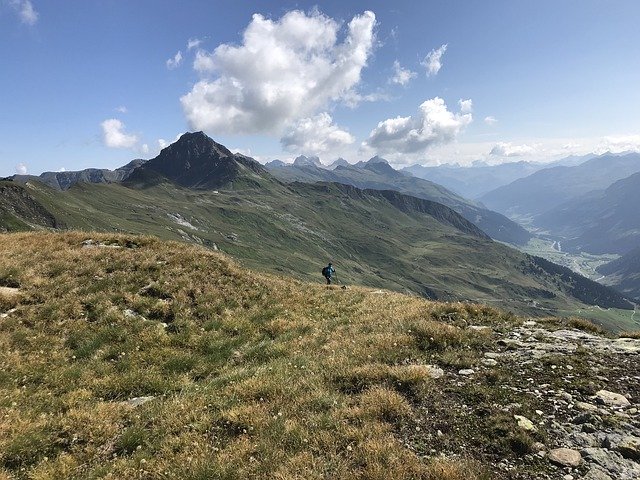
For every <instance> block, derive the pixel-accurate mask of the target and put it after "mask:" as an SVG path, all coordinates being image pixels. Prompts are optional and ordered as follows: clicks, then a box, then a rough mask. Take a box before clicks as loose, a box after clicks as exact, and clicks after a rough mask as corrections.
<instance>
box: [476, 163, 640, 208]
mask: <svg viewBox="0 0 640 480" xmlns="http://www.w3.org/2000/svg"><path fill="white" fill-rule="evenodd" d="M638 171H640V154H638V153H628V154H625V155H612V154H605V155H601V156H598V157H594V158H592V159H590V160H587V161H586V162H584V163H581V164H580V165H576V166H573V167H567V166H558V167H552V168H545V169H543V170H539V171H537V172H535V173H533V174H531V175H529V176H527V177H525V178H521V179H518V180H516V181H514V182H512V183H510V184H508V185H505V186H502V187H499V188H497V189H495V190H492V191H491V192H488V193H486V194H484V195H483V196H482V197H480V201H481V202H482V203H483V204H484V205H486V206H487V208H490V209H492V210H496V211H498V212H500V213H504V214H506V215H507V216H517V215H523V216H529V217H535V216H537V215H541V214H543V213H545V212H547V211H549V210H551V209H553V208H555V207H558V206H559V205H561V204H563V203H565V202H569V201H571V200H574V199H577V198H579V197H581V196H583V195H586V194H588V193H589V192H592V191H594V190H602V189H605V188H607V187H608V186H609V185H611V184H612V183H613V182H616V181H617V180H621V179H623V178H625V177H628V176H629V175H631V174H633V173H636V172H638Z"/></svg>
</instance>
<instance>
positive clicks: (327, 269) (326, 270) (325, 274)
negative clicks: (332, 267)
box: [322, 267, 329, 277]
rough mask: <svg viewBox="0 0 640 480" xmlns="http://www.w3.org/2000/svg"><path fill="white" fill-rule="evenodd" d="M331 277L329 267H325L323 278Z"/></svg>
mask: <svg viewBox="0 0 640 480" xmlns="http://www.w3.org/2000/svg"><path fill="white" fill-rule="evenodd" d="M328 275H329V267H323V268H322V276H323V277H326V276H328Z"/></svg>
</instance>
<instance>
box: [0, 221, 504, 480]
mask: <svg viewBox="0 0 640 480" xmlns="http://www.w3.org/2000/svg"><path fill="white" fill-rule="evenodd" d="M88 238H91V239H93V240H95V241H99V242H102V243H104V244H107V245H110V246H109V247H93V248H83V247H82V242H83V241H84V240H86V239H88ZM116 247H118V248H116ZM0 253H1V255H0V284H2V282H5V283H7V282H11V284H12V285H15V287H13V288H19V289H20V295H19V296H17V297H16V296H13V297H12V299H11V300H6V299H5V300H2V302H0V313H3V312H6V311H8V310H9V309H13V308H15V309H16V310H15V311H13V312H12V313H10V314H9V315H7V316H6V317H5V318H2V319H0V419H2V422H0V479H3V478H7V479H14V478H15V479H18V478H19V479H23V478H25V479H26V478H29V479H39V480H45V479H52V480H53V479H61V478H69V479H84V478H114V479H124V478H127V479H134V478H162V479H184V478H190V479H209V478H228V479H231V478H238V479H240V478H278V479H312V478H318V479H320V478H336V479H383V478H385V479H388V478H394V479H413V478H415V479H419V478H425V479H440V480H456V479H462V478H464V479H466V480H473V479H480V478H488V477H486V473H484V472H483V471H482V470H481V469H478V468H477V465H473V467H471V466H470V465H471V463H469V462H467V461H466V460H456V459H449V460H437V461H435V462H431V461H429V460H428V459H424V458H421V457H419V456H417V455H416V454H415V453H414V452H413V451H412V450H410V449H408V448H407V447H406V446H405V445H404V444H403V442H402V441H400V439H399V438H398V434H397V424H398V423H401V422H402V421H403V419H407V418H410V417H411V416H412V415H413V410H414V408H415V407H414V406H415V405H416V404H417V403H419V401H420V399H421V398H423V397H424V396H426V395H429V392H430V389H432V388H433V384H432V380H431V379H430V377H429V370H428V369H427V368H426V367H425V363H426V362H427V356H432V355H441V356H442V357H441V358H442V359H443V361H445V360H446V359H449V360H447V361H450V362H453V363H452V364H455V362H461V361H465V360H464V359H465V358H468V356H469V355H477V353H475V349H474V347H479V346H481V345H483V343H485V342H487V341H489V336H487V335H486V334H481V333H478V332H477V331H474V330H470V329H468V328H466V326H468V325H470V324H472V323H478V322H495V323H496V324H500V323H501V322H504V321H505V319H506V318H509V317H508V316H503V315H502V314H501V313H500V312H497V311H495V310H493V309H490V308H488V307H480V306H469V305H462V304H456V305H449V306H443V305H442V304H439V303H434V302H428V301H425V300H422V299H418V298H413V297H407V296H404V295H401V294H395V293H388V294H386V295H379V294H375V293H373V292H372V291H371V290H368V289H365V288H358V287H351V288H349V289H348V290H342V289H339V288H336V289H333V288H330V289H327V288H326V287H324V286H323V285H320V284H318V285H312V284H305V283H300V282H296V281H292V280H285V279H282V278H276V277H273V276H268V275H263V274H258V273H254V272H250V271H247V270H244V269H242V268H240V267H239V266H237V265H236V264H234V263H233V262H231V261H229V260H228V259H227V258H225V257H224V256H223V255H220V254H218V253H215V252H211V251H207V250H205V249H201V248H197V247H193V246H187V245H183V244H177V243H163V242H160V241H159V240H156V239H153V238H149V237H132V236H124V235H104V234H87V233H65V234H50V233H30V234H11V235H0ZM440 320H446V321H447V322H448V323H443V322H442V321H440ZM142 396H150V397H153V399H152V400H151V401H148V402H146V403H144V404H142V405H140V406H135V407H134V406H132V405H130V404H129V403H128V400H130V399H132V398H134V397H142Z"/></svg>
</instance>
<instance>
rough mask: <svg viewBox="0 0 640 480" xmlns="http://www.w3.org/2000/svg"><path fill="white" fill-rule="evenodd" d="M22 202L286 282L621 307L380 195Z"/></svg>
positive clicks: (88, 188)
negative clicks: (328, 280) (193, 249)
mask: <svg viewBox="0 0 640 480" xmlns="http://www.w3.org/2000/svg"><path fill="white" fill-rule="evenodd" d="M29 191H30V192H31V194H32V195H33V197H34V198H37V199H38V201H39V202H40V203H41V204H43V205H46V206H47V209H48V210H49V211H51V212H53V213H54V214H55V216H56V218H57V219H59V221H62V222H64V223H65V224H66V225H67V226H68V227H69V228H72V229H80V230H101V231H107V232H114V231H115V232H133V233H145V234H152V235H157V236H159V237H160V238H165V239H173V240H182V241H187V242H193V243H198V244H203V245H206V246H209V247H211V248H216V249H220V250H222V251H224V252H227V253H229V254H231V255H232V256H234V257H235V258H237V259H239V260H241V261H242V262H243V263H244V264H246V265H247V266H251V267H255V268H260V269H263V270H267V271H271V272H276V273H281V274H284V275H286V276H296V277H298V278H303V279H310V280H313V279H316V280H318V279H319V278H320V274H319V272H320V267H321V266H322V265H323V264H324V263H325V262H326V261H329V260H331V261H333V263H334V264H335V265H336V266H337V268H338V279H339V280H340V281H341V282H343V283H345V284H349V285H351V284H361V285H369V286H374V287H383V288H389V289H393V290H399V291H406V292H413V293H415V294H419V295H422V296H426V297H427V298H433V299H441V300H472V301H482V302H487V303H491V304H495V305H500V306H503V307H506V308H510V309H513V310H515V311H519V312H530V313H534V314H540V313H545V312H553V311H555V310H556V309H562V310H571V309H574V308H577V307H578V306H579V305H581V304H582V303H581V301H580V300H578V299H576V298H575V297H574V296H573V293H572V292H573V289H574V285H575V284H580V285H586V286H587V287H585V288H587V289H595V290H597V291H599V292H601V294H595V295H593V297H592V298H593V299H594V302H595V303H597V304H599V305H601V306H603V307H609V306H620V307H621V308H629V307H630V306H629V305H628V304H626V302H625V301H624V300H622V299H621V298H620V297H618V296H616V295H612V294H611V291H610V290H608V289H605V288H603V287H599V286H598V284H596V283H594V282H590V281H588V280H586V279H584V278H582V277H580V276H579V275H577V274H572V273H566V272H565V273H563V274H562V275H560V274H558V273H557V272H551V273H546V272H545V270H544V268H543V269H540V268H537V267H535V264H536V262H535V259H534V258H533V257H529V256H527V255H525V254H522V253H519V252H517V251H515V250H513V249H511V248H508V247H506V246H504V245H502V244H500V243H496V242H493V241H491V240H490V239H489V238H488V237H486V235H485V234H484V233H483V232H481V231H480V230H479V229H478V228H477V227H475V226H474V225H473V224H471V223H470V222H468V221H466V220H465V219H464V218H462V217H461V216H460V215H458V214H456V213H455V212H454V211H453V210H451V209H449V208H447V207H445V206H443V205H441V204H437V203H434V202H429V201H425V200H422V199H417V198H415V197H408V196H406V195H402V194H399V193H397V192H392V191H387V192H385V191H378V190H368V191H363V190H360V189H357V188H355V187H350V186H346V185H340V184H315V185H312V184H302V183H296V184H293V185H291V186H290V187H286V186H284V185H280V184H274V187H273V188H272V189H262V188H258V189H250V188H247V189H245V190H228V191H223V190H220V191H219V192H218V193H214V192H212V191H206V190H203V191H198V190H192V189H185V188H180V187H177V186H175V185H172V184H170V183H162V184H158V185H155V186H152V187H147V188H144V189H134V188H127V187H125V186H122V185H116V184H112V185H94V184H78V185H76V186H74V187H72V188H71V189H69V190H68V191H66V192H58V191H54V190H51V189H48V188H47V187H45V186H31V187H29ZM563 275H564V276H563ZM587 301H588V300H587ZM594 302H591V303H594Z"/></svg>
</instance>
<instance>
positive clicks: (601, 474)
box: [582, 465, 613, 480]
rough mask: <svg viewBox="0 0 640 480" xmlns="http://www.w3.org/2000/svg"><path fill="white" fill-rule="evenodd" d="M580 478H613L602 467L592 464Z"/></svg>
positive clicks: (590, 479)
mask: <svg viewBox="0 0 640 480" xmlns="http://www.w3.org/2000/svg"><path fill="white" fill-rule="evenodd" d="M582 480H613V478H611V476H610V475H609V474H608V473H607V471H606V470H604V469H603V468H602V467H599V466H598V465H594V466H593V467H591V469H590V470H589V471H588V472H587V474H586V475H585V476H584V477H582Z"/></svg>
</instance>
